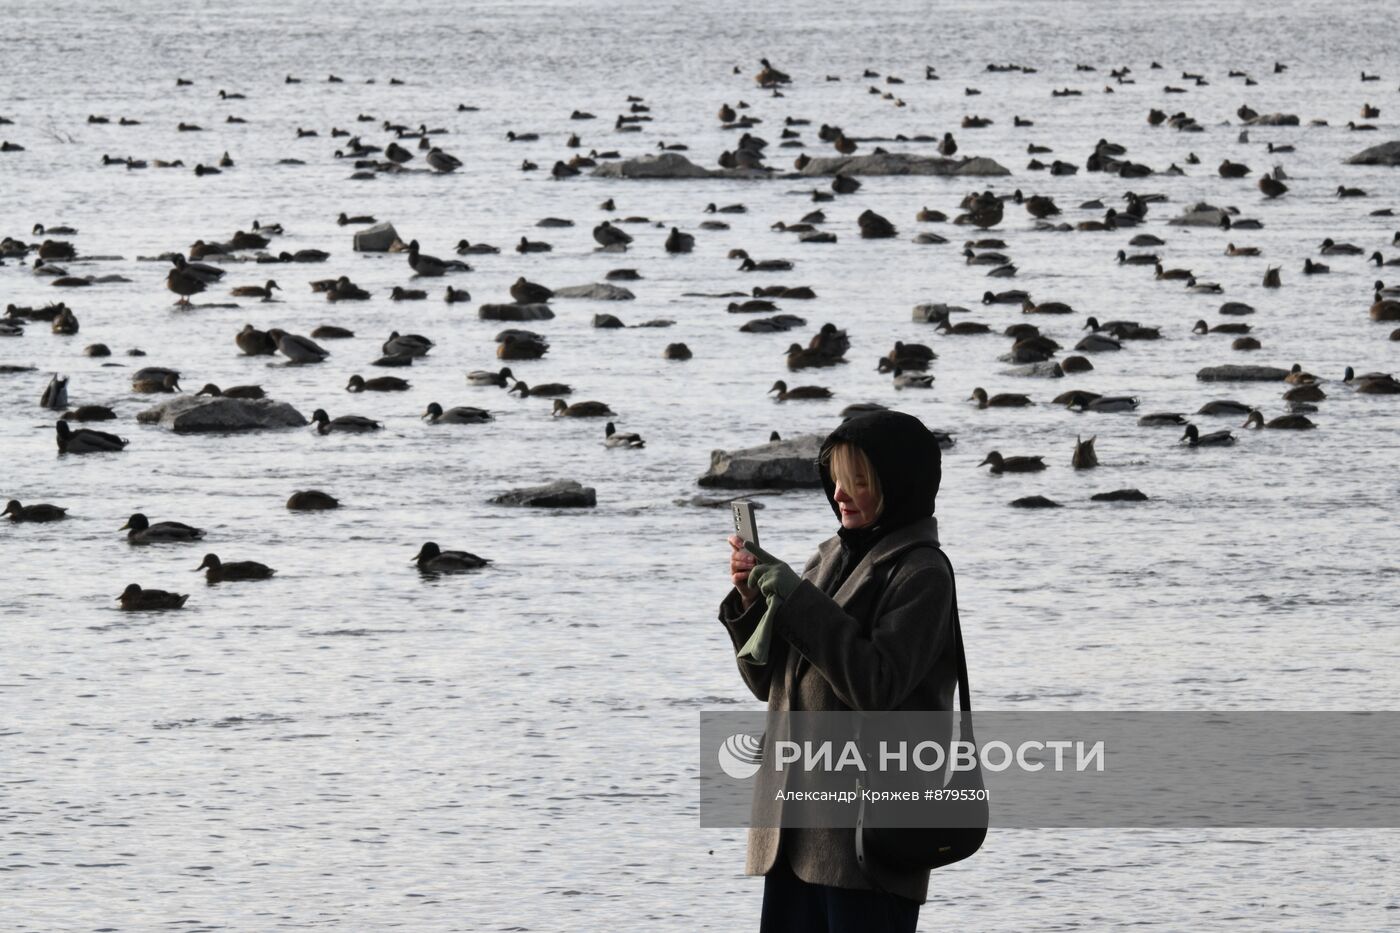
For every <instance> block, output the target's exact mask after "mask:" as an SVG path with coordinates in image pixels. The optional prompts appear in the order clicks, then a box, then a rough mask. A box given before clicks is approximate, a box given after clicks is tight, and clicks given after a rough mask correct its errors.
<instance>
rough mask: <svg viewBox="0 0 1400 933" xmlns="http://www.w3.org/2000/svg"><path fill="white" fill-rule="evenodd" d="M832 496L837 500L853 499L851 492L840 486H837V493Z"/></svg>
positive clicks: (848, 500)
mask: <svg viewBox="0 0 1400 933" xmlns="http://www.w3.org/2000/svg"><path fill="white" fill-rule="evenodd" d="M832 498H833V499H835V500H836V501H837V502H850V501H851V496H850V494H849V493H848V492H846V490H844V489H842V488H841V487H840V486H837V487H836V493H835V494H834V495H833V496H832Z"/></svg>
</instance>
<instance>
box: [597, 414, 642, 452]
mask: <svg viewBox="0 0 1400 933" xmlns="http://www.w3.org/2000/svg"><path fill="white" fill-rule="evenodd" d="M603 446H605V447H631V448H641V447H645V446H646V441H644V440H642V436H641V435H640V434H630V433H626V432H623V431H619V430H618V429H617V425H615V424H613V423H612V422H611V421H609V422H608V423H607V426H606V427H605V428H604V429H603Z"/></svg>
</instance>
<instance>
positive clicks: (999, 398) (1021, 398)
mask: <svg viewBox="0 0 1400 933" xmlns="http://www.w3.org/2000/svg"><path fill="white" fill-rule="evenodd" d="M967 400H968V401H969V402H971V401H974V400H975V401H976V402H977V407H978V408H979V409H980V408H1024V407H1026V406H1027V405H1030V404H1032V402H1031V400H1030V398H1029V397H1027V396H1025V395H1020V394H1018V393H1015V392H999V393H997V394H996V395H993V396H988V395H987V390H986V389H984V388H982V387H981V386H978V387H977V388H975V389H973V390H972V394H971V395H969V396H968V397H967Z"/></svg>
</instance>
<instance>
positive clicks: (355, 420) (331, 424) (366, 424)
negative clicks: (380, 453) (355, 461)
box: [311, 408, 384, 434]
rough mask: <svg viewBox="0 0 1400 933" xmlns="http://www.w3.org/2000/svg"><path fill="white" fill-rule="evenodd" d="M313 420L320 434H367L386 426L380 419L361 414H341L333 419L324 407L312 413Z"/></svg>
mask: <svg viewBox="0 0 1400 933" xmlns="http://www.w3.org/2000/svg"><path fill="white" fill-rule="evenodd" d="M311 422H312V424H314V425H316V432H317V433H318V434H331V433H340V434H365V433H368V432H370V431H378V430H379V429H380V428H382V427H384V425H382V424H380V423H379V422H378V421H375V420H374V419H372V418H365V417H363V416H361V415H341V416H340V417H339V418H334V419H332V418H331V417H330V416H329V415H327V414H326V410H325V409H324V408H318V409H316V411H315V412H314V413H313V414H312V415H311Z"/></svg>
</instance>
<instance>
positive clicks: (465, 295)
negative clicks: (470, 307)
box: [442, 285, 472, 305]
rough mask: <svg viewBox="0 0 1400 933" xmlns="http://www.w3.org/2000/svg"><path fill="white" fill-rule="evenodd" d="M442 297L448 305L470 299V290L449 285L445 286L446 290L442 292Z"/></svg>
mask: <svg viewBox="0 0 1400 933" xmlns="http://www.w3.org/2000/svg"><path fill="white" fill-rule="evenodd" d="M442 298H443V301H446V302H447V303H448V304H450V305H454V304H459V303H461V302H464V301H471V300H472V296H471V292H469V291H467V290H466V289H465V288H453V287H452V286H451V285H449V286H447V291H446V292H445V293H444V294H443V296H442Z"/></svg>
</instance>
